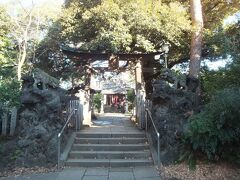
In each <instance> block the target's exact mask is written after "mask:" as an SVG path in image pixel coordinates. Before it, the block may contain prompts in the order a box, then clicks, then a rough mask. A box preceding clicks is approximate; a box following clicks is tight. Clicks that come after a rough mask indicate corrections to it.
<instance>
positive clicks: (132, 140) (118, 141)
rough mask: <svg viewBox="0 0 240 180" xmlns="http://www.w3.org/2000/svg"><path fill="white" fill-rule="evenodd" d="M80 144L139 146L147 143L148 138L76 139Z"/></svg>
mask: <svg viewBox="0 0 240 180" xmlns="http://www.w3.org/2000/svg"><path fill="white" fill-rule="evenodd" d="M75 143H80V144H138V143H147V138H76V139H75Z"/></svg>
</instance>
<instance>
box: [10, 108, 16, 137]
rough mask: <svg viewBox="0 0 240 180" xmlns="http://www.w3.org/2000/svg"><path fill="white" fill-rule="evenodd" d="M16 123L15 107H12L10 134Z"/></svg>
mask: <svg viewBox="0 0 240 180" xmlns="http://www.w3.org/2000/svg"><path fill="white" fill-rule="evenodd" d="M16 124H17V108H16V107H14V108H12V110H11V123H10V136H13V135H14V132H15V128H16Z"/></svg>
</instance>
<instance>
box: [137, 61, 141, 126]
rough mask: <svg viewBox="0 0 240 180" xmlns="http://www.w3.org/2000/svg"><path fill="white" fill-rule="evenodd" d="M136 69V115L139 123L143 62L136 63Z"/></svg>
mask: <svg viewBox="0 0 240 180" xmlns="http://www.w3.org/2000/svg"><path fill="white" fill-rule="evenodd" d="M135 67H136V69H135V81H136V100H135V110H136V112H135V114H136V120H137V122H138V123H139V120H140V113H141V112H140V110H141V108H140V102H139V100H140V99H139V95H140V91H141V89H142V63H141V61H140V60H139V61H137V63H136V66H135Z"/></svg>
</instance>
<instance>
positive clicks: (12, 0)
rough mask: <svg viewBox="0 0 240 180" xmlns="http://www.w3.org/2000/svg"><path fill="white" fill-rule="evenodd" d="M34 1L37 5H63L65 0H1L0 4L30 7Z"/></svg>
mask: <svg viewBox="0 0 240 180" xmlns="http://www.w3.org/2000/svg"><path fill="white" fill-rule="evenodd" d="M32 3H34V4H36V5H45V4H49V5H50V6H51V5H62V4H63V3H64V0H0V4H12V5H16V4H22V5H23V6H24V7H29V6H31V5H32Z"/></svg>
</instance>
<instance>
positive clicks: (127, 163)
mask: <svg viewBox="0 0 240 180" xmlns="http://www.w3.org/2000/svg"><path fill="white" fill-rule="evenodd" d="M152 164H153V162H152V160H151V159H68V160H67V161H66V162H65V165H66V166H75V167H135V166H148V165H152Z"/></svg>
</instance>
